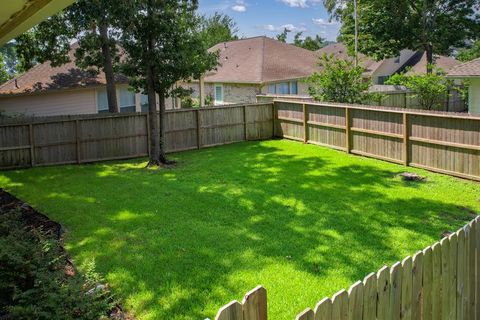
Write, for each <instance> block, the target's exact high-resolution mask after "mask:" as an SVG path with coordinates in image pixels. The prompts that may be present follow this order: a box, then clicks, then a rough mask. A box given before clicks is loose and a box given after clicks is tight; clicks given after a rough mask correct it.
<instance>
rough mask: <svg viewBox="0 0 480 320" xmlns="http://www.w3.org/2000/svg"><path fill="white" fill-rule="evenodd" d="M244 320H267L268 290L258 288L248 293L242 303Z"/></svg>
mask: <svg viewBox="0 0 480 320" xmlns="http://www.w3.org/2000/svg"><path fill="white" fill-rule="evenodd" d="M242 310H243V319H244V320H267V290H265V288H264V287H262V286H258V287H256V288H255V289H253V290H252V291H250V292H248V293H247V294H246V295H245V297H244V298H243V301H242Z"/></svg>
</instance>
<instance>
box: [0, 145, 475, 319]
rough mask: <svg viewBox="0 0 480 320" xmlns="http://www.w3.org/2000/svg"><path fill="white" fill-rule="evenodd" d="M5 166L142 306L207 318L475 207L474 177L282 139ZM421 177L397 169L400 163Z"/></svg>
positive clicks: (403, 245)
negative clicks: (162, 157)
mask: <svg viewBox="0 0 480 320" xmlns="http://www.w3.org/2000/svg"><path fill="white" fill-rule="evenodd" d="M171 157H172V158H174V159H176V160H177V161H178V165H177V167H176V168H174V169H161V170H148V169H144V167H145V164H146V160H145V159H137V160H130V161H120V162H107V163H100V164H92V165H81V166H59V167H48V168H35V169H29V170H18V171H9V172H3V173H1V174H0V185H1V186H2V187H3V188H5V189H6V190H7V191H10V192H12V193H13V194H14V195H16V196H18V197H19V198H21V199H23V200H25V201H27V202H29V203H30V204H31V205H33V206H34V207H35V208H37V209H38V210H39V211H41V212H43V213H45V214H47V215H48V216H49V217H50V218H52V219H54V220H56V221H59V222H61V223H62V224H63V226H64V227H65V229H66V247H67V249H68V251H69V253H70V254H71V255H72V256H73V258H74V261H75V263H76V264H77V265H79V266H81V265H82V264H84V263H86V262H88V261H91V260H92V259H94V261H95V263H96V266H97V271H99V272H101V273H103V274H104V275H105V278H106V279H107V281H108V282H109V283H110V284H111V286H112V287H113V289H114V291H115V292H116V294H117V296H118V297H119V298H121V299H122V303H123V305H124V306H125V307H126V308H127V310H129V311H130V312H131V313H133V314H134V315H135V316H136V317H138V318H139V319H205V318H206V317H209V318H213V317H214V316H215V313H216V312H217V310H218V309H219V308H220V307H221V306H222V305H223V304H225V303H227V302H229V301H230V300H233V299H238V300H240V299H241V298H242V297H243V295H244V293H246V292H247V291H249V290H250V289H252V288H254V287H255V286H256V285H258V284H262V285H263V286H264V287H266V289H267V292H268V299H269V300H268V303H269V305H268V308H269V318H271V319H274V320H277V319H279V320H283V319H289V320H291V319H294V317H295V315H296V314H297V313H298V312H300V311H301V310H303V309H305V308H306V307H308V306H310V307H313V306H314V305H315V303H316V302H317V301H318V300H320V299H321V298H323V297H324V296H327V295H331V294H333V293H335V292H336V291H338V290H339V289H341V288H347V287H348V286H349V285H350V284H352V283H353V282H354V281H356V280H359V279H363V277H364V276H365V275H367V274H368V273H370V272H372V271H376V270H378V269H379V268H380V267H381V266H382V265H384V264H392V263H393V262H395V261H396V260H398V259H401V258H403V257H404V256H406V255H408V254H412V253H414V252H416V251H417V250H419V249H423V248H424V247H426V246H428V245H430V244H433V243H434V242H435V241H437V240H438V239H439V238H440V235H441V233H442V232H443V231H445V230H454V229H456V228H458V227H460V226H462V225H464V224H465V223H466V221H468V220H470V219H472V213H473V212H480V184H478V183H474V182H468V181H466V180H461V179H456V178H451V177H447V176H443V175H438V174H433V173H428V172H426V171H422V170H415V169H412V168H405V167H402V166H399V165H395V164H390V163H386V162H382V161H377V160H373V159H367V158H361V157H356V156H350V155H346V154H344V153H341V152H337V151H334V150H329V149H326V148H322V147H317V146H313V145H304V144H301V143H298V142H291V141H286V140H272V141H265V142H245V143H239V144H234V145H228V146H222V147H218V148H211V149H203V150H200V151H191V152H183V153H178V154H174V155H172V156H171ZM405 170H408V171H413V172H417V173H419V174H421V175H424V176H427V178H428V182H426V183H407V182H403V181H402V180H401V179H400V178H399V177H397V176H396V175H397V174H399V173H401V172H403V171H405Z"/></svg>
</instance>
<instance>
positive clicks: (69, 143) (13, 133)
mask: <svg viewBox="0 0 480 320" xmlns="http://www.w3.org/2000/svg"><path fill="white" fill-rule="evenodd" d="M148 117H149V115H148V114H147V113H131V114H122V113H120V114H110V115H101V114H100V115H85V116H66V117H52V118H48V117H42V118H29V119H25V120H22V119H17V120H10V119H9V120H8V121H9V122H8V123H6V124H1V125H0V168H1V169H12V168H22V167H34V166H45V165H57V164H71V163H86V162H97V161H104V160H115V159H128V158H136V157H144V156H148V154H149V143H148V141H149V138H150V137H149V121H148ZM165 123H166V133H165V134H166V137H165V149H166V151H167V152H175V151H183V150H190V149H199V148H205V147H211V146H216V145H222V144H227V143H233V142H238V141H244V140H260V139H269V138H272V136H273V109H272V104H271V103H266V104H247V105H233V106H222V107H211V108H200V109H199V108H196V109H183V110H172V111H167V112H166V116H165Z"/></svg>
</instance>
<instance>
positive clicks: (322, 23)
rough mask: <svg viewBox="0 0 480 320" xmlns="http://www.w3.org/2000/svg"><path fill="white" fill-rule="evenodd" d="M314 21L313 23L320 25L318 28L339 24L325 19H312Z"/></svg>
mask: <svg viewBox="0 0 480 320" xmlns="http://www.w3.org/2000/svg"><path fill="white" fill-rule="evenodd" d="M312 20H313V23H314V24H316V25H318V26H331V25H335V24H337V22H335V21H328V20H325V19H323V18H319V19H312Z"/></svg>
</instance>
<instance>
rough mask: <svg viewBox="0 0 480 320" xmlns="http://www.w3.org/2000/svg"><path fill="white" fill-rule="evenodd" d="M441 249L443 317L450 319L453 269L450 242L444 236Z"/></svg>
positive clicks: (444, 319) (446, 319) (445, 319)
mask: <svg viewBox="0 0 480 320" xmlns="http://www.w3.org/2000/svg"><path fill="white" fill-rule="evenodd" d="M440 251H441V260H442V296H441V304H442V319H443V320H450V319H451V318H450V317H451V312H450V299H451V294H450V291H451V287H450V282H451V280H450V279H451V270H450V264H449V262H450V242H449V240H448V238H443V239H442V240H441V241H440Z"/></svg>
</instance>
